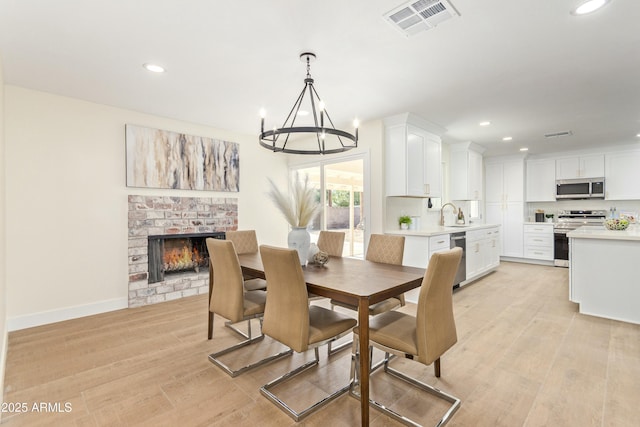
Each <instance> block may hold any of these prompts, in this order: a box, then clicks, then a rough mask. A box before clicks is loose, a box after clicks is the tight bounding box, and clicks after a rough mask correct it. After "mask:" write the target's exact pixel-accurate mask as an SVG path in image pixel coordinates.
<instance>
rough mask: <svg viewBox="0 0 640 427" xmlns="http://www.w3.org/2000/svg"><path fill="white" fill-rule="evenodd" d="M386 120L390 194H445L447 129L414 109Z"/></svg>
mask: <svg viewBox="0 0 640 427" xmlns="http://www.w3.org/2000/svg"><path fill="white" fill-rule="evenodd" d="M384 124H385V171H386V172H385V174H386V195H387V196H410V197H441V196H442V169H441V162H442V145H441V144H442V142H441V139H440V136H439V135H441V134H442V133H444V129H443V128H440V127H438V126H436V125H434V124H432V123H429V122H428V121H426V120H424V119H421V118H419V117H417V116H415V115H413V114H410V113H406V114H401V115H398V116H393V117H389V118H386V119H385V120H384Z"/></svg>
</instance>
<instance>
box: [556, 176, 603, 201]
mask: <svg viewBox="0 0 640 427" xmlns="http://www.w3.org/2000/svg"><path fill="white" fill-rule="evenodd" d="M556 199H557V200H561V199H604V178H578V179H559V180H557V181H556Z"/></svg>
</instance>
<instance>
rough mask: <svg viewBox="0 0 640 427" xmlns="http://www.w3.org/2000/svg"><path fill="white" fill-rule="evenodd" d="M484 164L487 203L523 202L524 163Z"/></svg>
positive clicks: (521, 161) (507, 161)
mask: <svg viewBox="0 0 640 427" xmlns="http://www.w3.org/2000/svg"><path fill="white" fill-rule="evenodd" d="M493 160H494V159H491V162H486V163H485V178H486V181H485V186H486V188H485V192H486V199H487V200H486V201H487V202H518V201H519V202H523V201H524V161H523V160H522V159H517V160H505V161H502V162H495V161H493Z"/></svg>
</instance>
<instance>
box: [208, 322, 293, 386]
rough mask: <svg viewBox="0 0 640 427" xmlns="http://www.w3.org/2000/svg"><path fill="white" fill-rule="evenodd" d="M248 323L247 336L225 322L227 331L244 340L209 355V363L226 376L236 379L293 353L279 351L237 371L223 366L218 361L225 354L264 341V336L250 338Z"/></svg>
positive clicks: (249, 325)
mask: <svg viewBox="0 0 640 427" xmlns="http://www.w3.org/2000/svg"><path fill="white" fill-rule="evenodd" d="M247 322H248V327H247V332H248V334H245V333H244V332H243V331H241V330H239V329H237V328H236V327H235V326H234V325H233V324H231V322H226V323H225V326H226V327H228V328H229V329H231V330H232V331H234V332H236V333H238V334H240V335H241V336H242V337H244V338H246V339H245V340H244V341H242V342H239V343H238V344H236V345H233V346H231V347H229V348H225V349H224V350H220V351H218V352H216V353H211V354H210V355H209V361H210V362H211V363H213V364H214V365H216V366H218V367H219V368H221V369H222V370H223V371H225V372H226V373H227V374H228V375H230V376H231V377H237V376H238V375H240V374H242V373H243V372H246V371H248V370H251V369H254V368H257V367H258V366H263V365H266V364H267V363H270V362H273V361H275V360H277V359H280V358H282V357H285V356H289V355H291V354H292V353H293V350H291V349H287V350H285V351H280V352H278V353H275V354H272V355H270V356H267V357H265V358H264V359H261V360H259V361H257V362H254V363H250V364H248V365H245V366H243V367H241V368H239V369H232V368H231V367H230V366H229V365H227V364H225V363H224V362H222V361H221V360H220V357H222V356H224V355H225V354H229V353H231V352H233V351H236V350H238V349H240V348H243V347H246V346H248V345H251V344H254V343H256V342H258V341H261V340H263V339H264V335H263V334H262V333H261V334H260V335H258V336H257V337H252V336H251V319H249V320H247ZM260 323H261V324H262V319H260Z"/></svg>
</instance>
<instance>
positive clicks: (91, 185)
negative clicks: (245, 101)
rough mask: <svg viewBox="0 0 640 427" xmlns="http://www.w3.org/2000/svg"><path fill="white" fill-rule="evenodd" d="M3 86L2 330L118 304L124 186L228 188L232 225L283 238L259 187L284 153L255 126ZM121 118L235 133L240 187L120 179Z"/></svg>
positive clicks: (123, 263)
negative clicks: (241, 130) (242, 129)
mask: <svg viewBox="0 0 640 427" xmlns="http://www.w3.org/2000/svg"><path fill="white" fill-rule="evenodd" d="M4 95H5V114H4V125H5V144H6V206H5V211H6V248H7V253H6V266H7V268H6V296H7V301H8V304H7V316H8V325H9V330H14V329H21V328H24V327H28V326H33V325H37V324H42V323H49V322H52V321H57V320H64V319H67V318H73V317H79V316H83V315H88V314H93V313H97V312H102V311H108V310H112V309H117V308H121V307H126V301H127V292H128V289H127V278H128V272H127V196H128V195H129V194H143V195H178V196H193V197H238V204H239V208H238V209H239V227H240V228H245V229H247V228H253V229H256V230H257V233H258V238H259V240H260V242H261V243H268V244H274V245H286V234H287V226H286V223H285V222H284V220H282V218H281V216H280V215H279V214H278V213H277V211H276V210H275V208H274V207H273V206H272V204H271V202H270V201H269V200H268V199H267V198H266V196H265V193H266V191H267V185H266V184H267V181H266V178H265V177H266V176H270V177H272V178H274V179H275V180H278V179H280V180H284V179H286V171H287V168H286V158H285V157H284V156H278V155H276V154H274V153H271V152H269V151H267V150H265V149H263V148H260V147H259V146H258V142H257V136H256V135H243V134H237V133H232V132H229V131H224V130H220V129H213V128H211V127H207V126H203V125H198V124H193V123H186V122H181V121H176V120H171V119H167V118H162V117H157V116H150V115H147V114H142V113H138V112H134V111H128V110H123V109H118V108H113V107H109V106H105V105H99V104H94V103H90V102H85V101H81V100H78V99H72V98H66V97H61V96H56V95H52V94H47V93H43V92H38V91H33V90H28V89H24V88H20V87H16V86H9V85H7V86H6V87H5V94H4ZM126 123H130V124H137V125H142V126H148V127H156V128H160V129H165V130H171V131H178V132H184V133H189V134H193V135H200V136H207V137H212V138H217V139H223V140H229V141H233V142H237V143H239V144H240V192H239V193H218V192H202V191H178V190H156V189H137V188H127V187H126V185H125V142H124V134H125V133H124V126H125V124H126ZM278 177H280V178H278Z"/></svg>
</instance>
